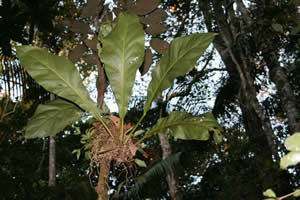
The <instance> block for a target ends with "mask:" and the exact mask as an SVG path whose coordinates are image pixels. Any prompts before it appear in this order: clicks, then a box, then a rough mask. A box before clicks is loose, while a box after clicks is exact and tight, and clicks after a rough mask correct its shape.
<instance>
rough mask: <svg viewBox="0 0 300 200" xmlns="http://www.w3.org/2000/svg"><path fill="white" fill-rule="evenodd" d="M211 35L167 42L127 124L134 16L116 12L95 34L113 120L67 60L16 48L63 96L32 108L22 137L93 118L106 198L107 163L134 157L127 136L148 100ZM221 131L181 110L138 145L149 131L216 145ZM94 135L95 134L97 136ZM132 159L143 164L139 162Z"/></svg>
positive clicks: (137, 32)
mask: <svg viewBox="0 0 300 200" xmlns="http://www.w3.org/2000/svg"><path fill="white" fill-rule="evenodd" d="M215 35H216V34H214V33H201V34H193V35H189V36H184V37H181V38H176V39H174V40H173V41H172V42H171V44H170V47H169V48H168V49H167V50H166V51H165V52H164V53H163V55H162V57H161V59H160V61H159V62H158V63H157V65H156V67H155V68H154V70H153V72H152V80H151V82H150V84H149V87H148V94H147V101H146V104H145V107H144V112H143V115H142V117H141V118H140V120H139V122H138V123H137V124H136V125H135V126H134V127H132V128H131V127H130V128H128V124H125V123H124V118H125V116H126V114H127V108H128V102H129V99H130V97H131V94H132V87H133V84H134V80H135V76H136V72H137V70H138V68H139V67H140V66H141V64H142V62H143V60H144V56H145V55H144V40H145V35H144V31H143V27H142V25H141V23H140V19H139V18H138V16H137V15H134V14H130V13H125V12H121V13H120V14H119V16H118V18H117V20H116V24H115V26H114V27H112V30H111V31H110V32H109V33H108V34H107V35H102V36H100V37H101V43H102V47H101V48H102V49H101V53H100V57H101V60H102V62H103V63H104V65H105V72H106V74H107V77H108V80H109V83H110V84H111V87H112V91H113V94H114V96H115V98H116V102H117V106H118V108H119V117H117V118H113V117H109V118H110V121H112V122H113V123H108V122H107V120H106V119H107V116H104V115H103V114H101V111H100V110H99V108H98V107H97V106H96V104H95V103H94V102H93V101H92V100H91V98H90V96H89V94H88V91H87V90H86V88H85V87H84V86H83V84H82V81H81V78H80V74H79V73H78V71H77V69H76V67H75V66H74V64H73V63H72V62H71V61H69V60H68V59H67V58H65V57H62V56H54V55H51V54H49V53H48V52H47V51H46V50H45V49H41V48H37V47H32V46H22V47H17V54H18V57H19V59H20V60H21V63H22V64H23V65H24V67H25V68H26V70H27V71H28V73H29V74H30V75H31V76H32V77H33V78H34V79H35V80H36V81H37V82H38V83H39V84H40V85H41V86H43V87H44V88H45V89H46V90H48V91H50V92H52V93H54V94H56V95H57V96H59V97H62V98H63V99H66V100H68V101H65V100H63V99H57V100H54V101H51V102H50V103H48V104H46V105H40V106H38V108H37V110H36V111H35V114H34V116H33V117H32V119H31V120H30V121H29V123H28V125H27V128H26V133H25V137H26V138H36V137H46V136H49V135H55V134H57V133H58V132H60V131H62V130H63V129H64V128H65V126H67V125H68V124H69V123H72V122H74V121H76V120H78V119H80V117H81V115H82V113H83V111H86V112H89V113H90V114H91V115H92V116H93V117H94V118H95V119H96V121H97V122H96V123H95V124H96V125H95V129H96V132H95V133H93V135H92V141H91V143H92V144H93V145H92V147H91V149H93V152H98V153H99V152H100V153H99V155H100V158H105V159H100V160H98V161H99V162H100V166H101V171H100V174H99V182H98V186H97V187H96V190H97V192H98V195H99V196H102V195H103V198H102V199H106V197H107V188H105V187H104V186H106V183H105V182H106V180H107V177H108V175H109V167H110V164H109V163H111V162H110V161H112V160H116V161H119V162H125V161H129V160H131V159H132V161H134V158H133V157H134V154H135V152H136V150H137V147H139V145H138V144H137V143H133V142H132V140H131V138H132V137H133V136H134V133H135V131H136V130H137V127H138V125H139V124H140V123H141V121H142V120H143V119H144V117H145V116H146V114H147V112H148V111H149V109H150V107H151V104H152V102H153V101H154V100H155V99H156V98H157V97H159V96H160V95H161V93H162V91H163V90H165V89H167V88H169V87H170V86H172V84H173V81H174V80H175V78H176V77H178V76H181V75H184V74H186V73H187V72H189V71H190V70H191V69H192V68H193V67H194V65H195V64H196V61H197V60H198V59H199V57H200V56H201V55H202V54H203V52H204V51H205V50H206V48H207V47H208V46H209V44H210V43H211V42H212V40H213V39H214V37H215ZM183 122H184V123H183ZM221 131H222V128H221V126H220V125H219V124H218V122H217V121H216V119H215V118H214V117H213V115H212V114H210V113H207V114H204V115H202V116H191V115H189V114H187V113H182V112H180V113H171V114H170V115H169V116H168V117H166V118H162V119H161V120H159V121H158V122H157V124H156V125H155V126H154V127H153V129H152V130H150V133H151V134H150V133H149V132H148V133H146V134H145V135H144V138H143V139H142V140H140V141H139V142H138V143H141V142H143V140H144V139H146V138H147V137H150V136H151V135H154V134H162V133H163V134H169V135H171V136H174V137H176V138H178V139H185V140H208V139H209V137H210V135H209V133H210V132H212V133H213V134H214V139H215V141H216V142H217V143H218V142H221V141H222V135H221V134H220V132H221ZM99 135H101V137H97V136H99ZM93 138H98V139H95V140H97V142H94V141H95V140H93ZM99 138H100V139H99ZM99 140H101V141H102V145H99ZM109 147H113V149H110V148H109ZM122 148H123V149H122ZM116 149H117V150H116ZM112 152H114V153H112ZM116 152H117V153H116ZM120 152H121V153H120ZM96 154H97V153H96ZM106 155H107V156H106ZM109 155H111V156H109ZM96 156H97V155H96ZM125 156H126V158H124V157H125ZM94 160H97V159H94ZM136 163H137V164H140V165H143V164H144V163H143V162H141V161H136Z"/></svg>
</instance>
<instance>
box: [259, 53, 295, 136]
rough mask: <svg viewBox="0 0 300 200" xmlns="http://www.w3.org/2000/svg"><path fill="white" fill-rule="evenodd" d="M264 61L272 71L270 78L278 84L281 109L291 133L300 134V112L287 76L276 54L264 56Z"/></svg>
mask: <svg viewBox="0 0 300 200" xmlns="http://www.w3.org/2000/svg"><path fill="white" fill-rule="evenodd" d="M264 59H265V61H266V63H267V65H268V67H269V69H270V78H271V80H272V81H273V82H274V83H275V84H276V87H277V91H278V94H279V98H280V104H281V107H282V109H283V111H284V112H285V113H286V116H287V118H288V125H289V129H290V131H291V133H295V132H300V111H299V109H298V108H297V101H296V97H295V95H294V92H293V89H292V88H291V86H290V84H289V81H288V78H287V75H286V74H285V72H284V70H283V69H282V67H281V66H280V64H279V62H278V58H277V56H276V55H275V53H272V54H269V55H267V56H264ZM298 104H299V102H298Z"/></svg>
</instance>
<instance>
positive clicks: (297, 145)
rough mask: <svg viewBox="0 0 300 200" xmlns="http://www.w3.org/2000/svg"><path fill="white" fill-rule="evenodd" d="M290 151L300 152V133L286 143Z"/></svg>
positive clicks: (289, 138)
mask: <svg viewBox="0 0 300 200" xmlns="http://www.w3.org/2000/svg"><path fill="white" fill-rule="evenodd" d="M284 144H285V146H286V148H287V149H288V150H289V151H300V133H294V134H293V135H291V136H289V137H288V138H287V139H286V140H285V142H284Z"/></svg>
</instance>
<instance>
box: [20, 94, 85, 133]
mask: <svg viewBox="0 0 300 200" xmlns="http://www.w3.org/2000/svg"><path fill="white" fill-rule="evenodd" d="M82 113H83V112H82V111H81V110H80V109H79V108H78V107H77V106H75V105H74V104H72V103H69V102H67V101H64V100H61V99H57V100H54V101H52V102H50V103H48V104H46V105H39V106H38V107H37V109H36V111H35V113H34V115H33V117H32V118H31V119H30V120H29V122H28V124H27V126H26V133H25V137H26V138H36V137H47V136H52V135H55V134H57V133H59V132H60V131H62V130H63V129H64V128H65V127H66V126H67V125H68V124H70V123H73V122H74V121H77V120H79V119H80V117H81V115H82Z"/></svg>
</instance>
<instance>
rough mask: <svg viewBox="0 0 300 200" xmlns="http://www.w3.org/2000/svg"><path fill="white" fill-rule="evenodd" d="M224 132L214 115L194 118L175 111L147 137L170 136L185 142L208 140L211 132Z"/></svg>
mask: <svg viewBox="0 0 300 200" xmlns="http://www.w3.org/2000/svg"><path fill="white" fill-rule="evenodd" d="M221 131H223V129H222V127H221V126H220V125H219V123H218V122H217V120H216V119H215V118H214V116H213V114H212V113H206V114H204V115H201V116H192V115H190V114H188V113H185V112H180V111H174V112H172V113H170V115H169V116H168V117H164V118H161V119H159V120H158V121H157V123H156V124H155V125H154V126H153V127H152V129H151V130H150V131H148V132H147V133H146V137H150V136H152V135H153V134H159V133H161V134H169V135H172V136H173V137H175V138H178V139H183V140H208V139H209V132H213V133H218V134H220V133H221Z"/></svg>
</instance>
